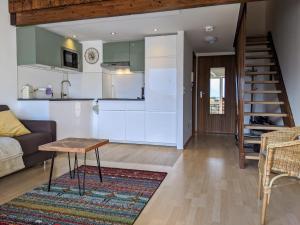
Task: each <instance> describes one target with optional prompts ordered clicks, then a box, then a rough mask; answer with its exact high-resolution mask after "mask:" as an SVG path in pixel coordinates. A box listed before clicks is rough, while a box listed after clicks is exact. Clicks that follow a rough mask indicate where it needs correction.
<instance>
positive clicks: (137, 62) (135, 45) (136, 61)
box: [130, 40, 145, 71]
mask: <svg viewBox="0 0 300 225" xmlns="http://www.w3.org/2000/svg"><path fill="white" fill-rule="evenodd" d="M130 70H131V71H144V70H145V41H144V40H140V41H132V42H130Z"/></svg>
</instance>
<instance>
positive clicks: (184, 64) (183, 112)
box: [177, 31, 193, 149]
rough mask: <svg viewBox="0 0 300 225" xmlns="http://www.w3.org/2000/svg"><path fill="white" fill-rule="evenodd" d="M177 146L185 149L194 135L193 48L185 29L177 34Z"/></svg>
mask: <svg viewBox="0 0 300 225" xmlns="http://www.w3.org/2000/svg"><path fill="white" fill-rule="evenodd" d="M177 49H178V51H177V148H178V149H183V147H184V145H185V144H186V142H187V141H188V140H189V138H190V137H191V135H192V82H191V74H192V71H193V49H192V47H191V45H190V43H189V41H188V39H187V38H186V35H185V33H184V31H179V32H178V36H177Z"/></svg>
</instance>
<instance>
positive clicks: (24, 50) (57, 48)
mask: <svg viewBox="0 0 300 225" xmlns="http://www.w3.org/2000/svg"><path fill="white" fill-rule="evenodd" d="M62 48H67V49H70V50H73V51H76V52H78V55H79V71H82V45H81V44H80V43H79V42H78V41H75V40H72V39H70V38H65V37H63V36H60V35H58V34H55V33H52V32H50V31H48V30H45V29H43V28H40V27H36V26H30V27H19V28H17V59H18V65H34V64H39V65H45V66H51V67H59V68H60V67H62V55H61V54H62Z"/></svg>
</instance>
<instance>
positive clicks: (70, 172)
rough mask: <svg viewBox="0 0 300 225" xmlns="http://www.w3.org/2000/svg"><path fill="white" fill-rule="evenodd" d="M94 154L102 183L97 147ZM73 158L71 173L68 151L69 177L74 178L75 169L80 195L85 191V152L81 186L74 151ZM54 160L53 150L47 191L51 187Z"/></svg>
mask: <svg viewBox="0 0 300 225" xmlns="http://www.w3.org/2000/svg"><path fill="white" fill-rule="evenodd" d="M95 155H96V160H97V167H98V173H99V178H100V182H101V183H102V172H101V165H100V156H99V149H98V148H96V149H95ZM74 159H75V160H74V170H73V173H72V168H71V160H70V153H69V152H68V161H69V174H70V178H71V179H74V178H75V175H76V171H77V180H78V190H79V195H81V196H82V195H84V193H85V176H86V153H85V154H84V160H83V181H82V186H81V182H80V174H79V166H78V157H77V153H75V157H74ZM54 160H55V152H54V153H53V155H52V161H51V169H50V176H49V182H48V192H50V189H51V181H52V174H53V166H54ZM81 187H82V189H81Z"/></svg>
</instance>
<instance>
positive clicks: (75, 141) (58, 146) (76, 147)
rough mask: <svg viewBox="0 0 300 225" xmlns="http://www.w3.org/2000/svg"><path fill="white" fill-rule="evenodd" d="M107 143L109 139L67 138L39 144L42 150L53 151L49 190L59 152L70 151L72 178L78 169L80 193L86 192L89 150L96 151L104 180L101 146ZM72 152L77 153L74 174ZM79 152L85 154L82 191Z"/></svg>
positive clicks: (100, 176) (99, 169)
mask: <svg viewBox="0 0 300 225" xmlns="http://www.w3.org/2000/svg"><path fill="white" fill-rule="evenodd" d="M107 143H109V141H108V140H101V139H87V138H66V139H63V140H59V141H55V142H51V143H48V144H45V145H41V146H39V150H40V151H47V152H53V154H52V161H51V169H50V175H49V182H48V191H50V188H51V181H52V173H53V166H54V159H55V155H56V153H57V152H65V153H68V160H69V173H70V178H71V179H74V178H75V175H76V171H77V179H78V189H79V195H84V192H85V168H86V153H87V152H89V151H92V150H94V151H95V156H96V160H97V166H98V171H99V178H100V182H102V173H101V166H100V157H99V148H100V147H101V146H103V145H106V144H107ZM70 153H75V160H74V170H73V174H72V168H71V161H70ZM78 153H81V154H84V162H83V166H84V167H83V184H82V191H81V184H80V183H81V182H80V175H79V169H78V168H79V167H78V157H77V154H78Z"/></svg>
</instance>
